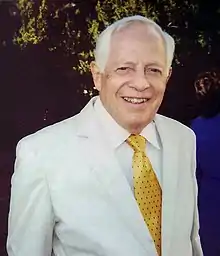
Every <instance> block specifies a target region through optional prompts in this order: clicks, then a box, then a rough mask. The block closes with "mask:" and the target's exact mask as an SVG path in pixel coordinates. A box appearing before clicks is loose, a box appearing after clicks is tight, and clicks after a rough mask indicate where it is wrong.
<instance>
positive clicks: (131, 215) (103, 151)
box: [77, 99, 156, 256]
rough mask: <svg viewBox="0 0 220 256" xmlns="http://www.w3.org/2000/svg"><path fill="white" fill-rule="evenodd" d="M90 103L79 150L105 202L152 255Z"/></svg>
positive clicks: (133, 202) (146, 233)
mask: <svg viewBox="0 0 220 256" xmlns="http://www.w3.org/2000/svg"><path fill="white" fill-rule="evenodd" d="M94 101H95V99H92V100H91V101H90V102H89V104H88V105H87V106H86V107H85V108H84V109H83V111H82V112H81V114H80V120H79V125H78V132H77V133H78V136H79V137H82V138H83V139H82V140H81V141H82V142H81V146H82V147H83V148H86V149H87V150H88V152H89V154H87V158H86V162H88V165H89V168H90V169H91V172H92V175H95V177H96V179H97V180H98V182H99V184H100V189H101V191H103V192H104V193H106V195H107V197H108V200H109V202H111V203H112V204H113V206H114V207H116V208H117V210H118V212H119V218H121V220H120V221H121V222H124V223H125V226H126V227H128V228H129V230H130V231H131V232H132V233H133V236H134V237H135V239H137V240H138V241H139V243H140V244H141V246H142V247H143V248H144V250H145V251H146V255H152V256H154V255H156V250H155V247H154V245H153V244H152V240H151V237H150V235H149V231H148V229H147V227H146V225H145V223H144V220H143V217H142V215H141V213H140V210H139V208H138V205H137V203H136V200H135V198H134V196H133V192H132V190H131V188H130V186H129V184H128V182H127V179H126V178H125V176H124V174H123V172H122V170H121V168H120V166H119V164H118V162H117V160H116V157H115V155H114V150H113V149H111V148H110V147H109V146H108V144H107V142H106V143H105V138H104V136H103V135H102V131H101V130H100V129H101V128H99V127H98V124H97V123H98V122H97V120H96V116H95V114H94V110H93V103H94Z"/></svg>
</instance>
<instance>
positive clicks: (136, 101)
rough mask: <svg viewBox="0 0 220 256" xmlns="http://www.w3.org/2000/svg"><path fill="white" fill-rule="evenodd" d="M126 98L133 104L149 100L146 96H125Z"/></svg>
mask: <svg viewBox="0 0 220 256" xmlns="http://www.w3.org/2000/svg"><path fill="white" fill-rule="evenodd" d="M123 99H124V100H126V101H128V102H131V103H133V104H140V103H144V102H146V101H147V99H146V98H128V97H123Z"/></svg>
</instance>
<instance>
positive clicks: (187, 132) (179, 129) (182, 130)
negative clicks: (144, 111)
mask: <svg viewBox="0 0 220 256" xmlns="http://www.w3.org/2000/svg"><path fill="white" fill-rule="evenodd" d="M156 120H157V122H158V123H159V124H160V126H161V127H162V129H166V130H167V131H168V132H169V134H170V135H171V136H172V137H173V138H175V137H181V138H186V139H190V140H193V141H195V133H194V131H193V130H192V129H191V128H190V127H188V126H186V125H184V124H182V123H180V122H179V121H177V120H174V119H172V118H169V117H166V116H163V115H159V114H157V115H156Z"/></svg>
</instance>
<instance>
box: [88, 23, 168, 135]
mask: <svg viewBox="0 0 220 256" xmlns="http://www.w3.org/2000/svg"><path fill="white" fill-rule="evenodd" d="M91 70H92V73H93V79H94V83H95V86H96V88H97V89H98V91H99V94H100V98H101V101H102V103H103V105H104V107H105V108H106V110H107V111H108V112H109V114H110V115H111V116H112V117H113V118H114V119H115V121H116V122H117V123H118V124H119V125H120V126H122V127H123V128H125V129H126V130H128V131H129V132H131V133H140V132H141V130H142V129H143V128H144V127H145V126H146V125H147V124H149V123H150V122H151V121H152V119H153V118H154V116H155V114H156V112H157V110H158V108H159V106H160V104H161V102H162V99H163V95H164V91H165V88H166V83H167V80H168V74H167V66H166V51H165V47H164V43H163V40H162V38H161V36H160V35H158V33H156V32H155V31H154V30H153V29H152V28H151V27H147V26H146V24H142V23H140V22H136V23H133V24H131V25H129V26H128V27H125V28H123V29H121V30H120V31H118V32H116V33H114V34H113V35H112V39H111V45H110V52H109V58H108V61H107V64H106V67H105V70H104V73H101V72H99V70H98V68H97V67H96V66H95V64H94V63H93V65H91Z"/></svg>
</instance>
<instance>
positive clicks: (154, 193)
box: [127, 135, 162, 255]
mask: <svg viewBox="0 0 220 256" xmlns="http://www.w3.org/2000/svg"><path fill="white" fill-rule="evenodd" d="M127 142H128V144H129V145H130V146H131V147H132V149H133V150H134V155H133V163H132V167H133V171H134V175H133V176H134V194H135V198H136V201H137V203H138V205H139V208H140V211H141V213H142V215H143V218H144V221H145V223H146V224H147V227H148V229H149V231H150V233H151V236H152V238H153V240H154V243H155V247H156V250H157V252H158V255H161V208H162V191H161V187H160V184H159V182H158V180H157V177H156V175H155V173H154V170H153V167H152V165H151V163H150V160H149V159H148V157H147V156H146V154H145V149H146V140H145V138H144V137H142V136H141V135H130V137H129V138H128V139H127Z"/></svg>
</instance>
